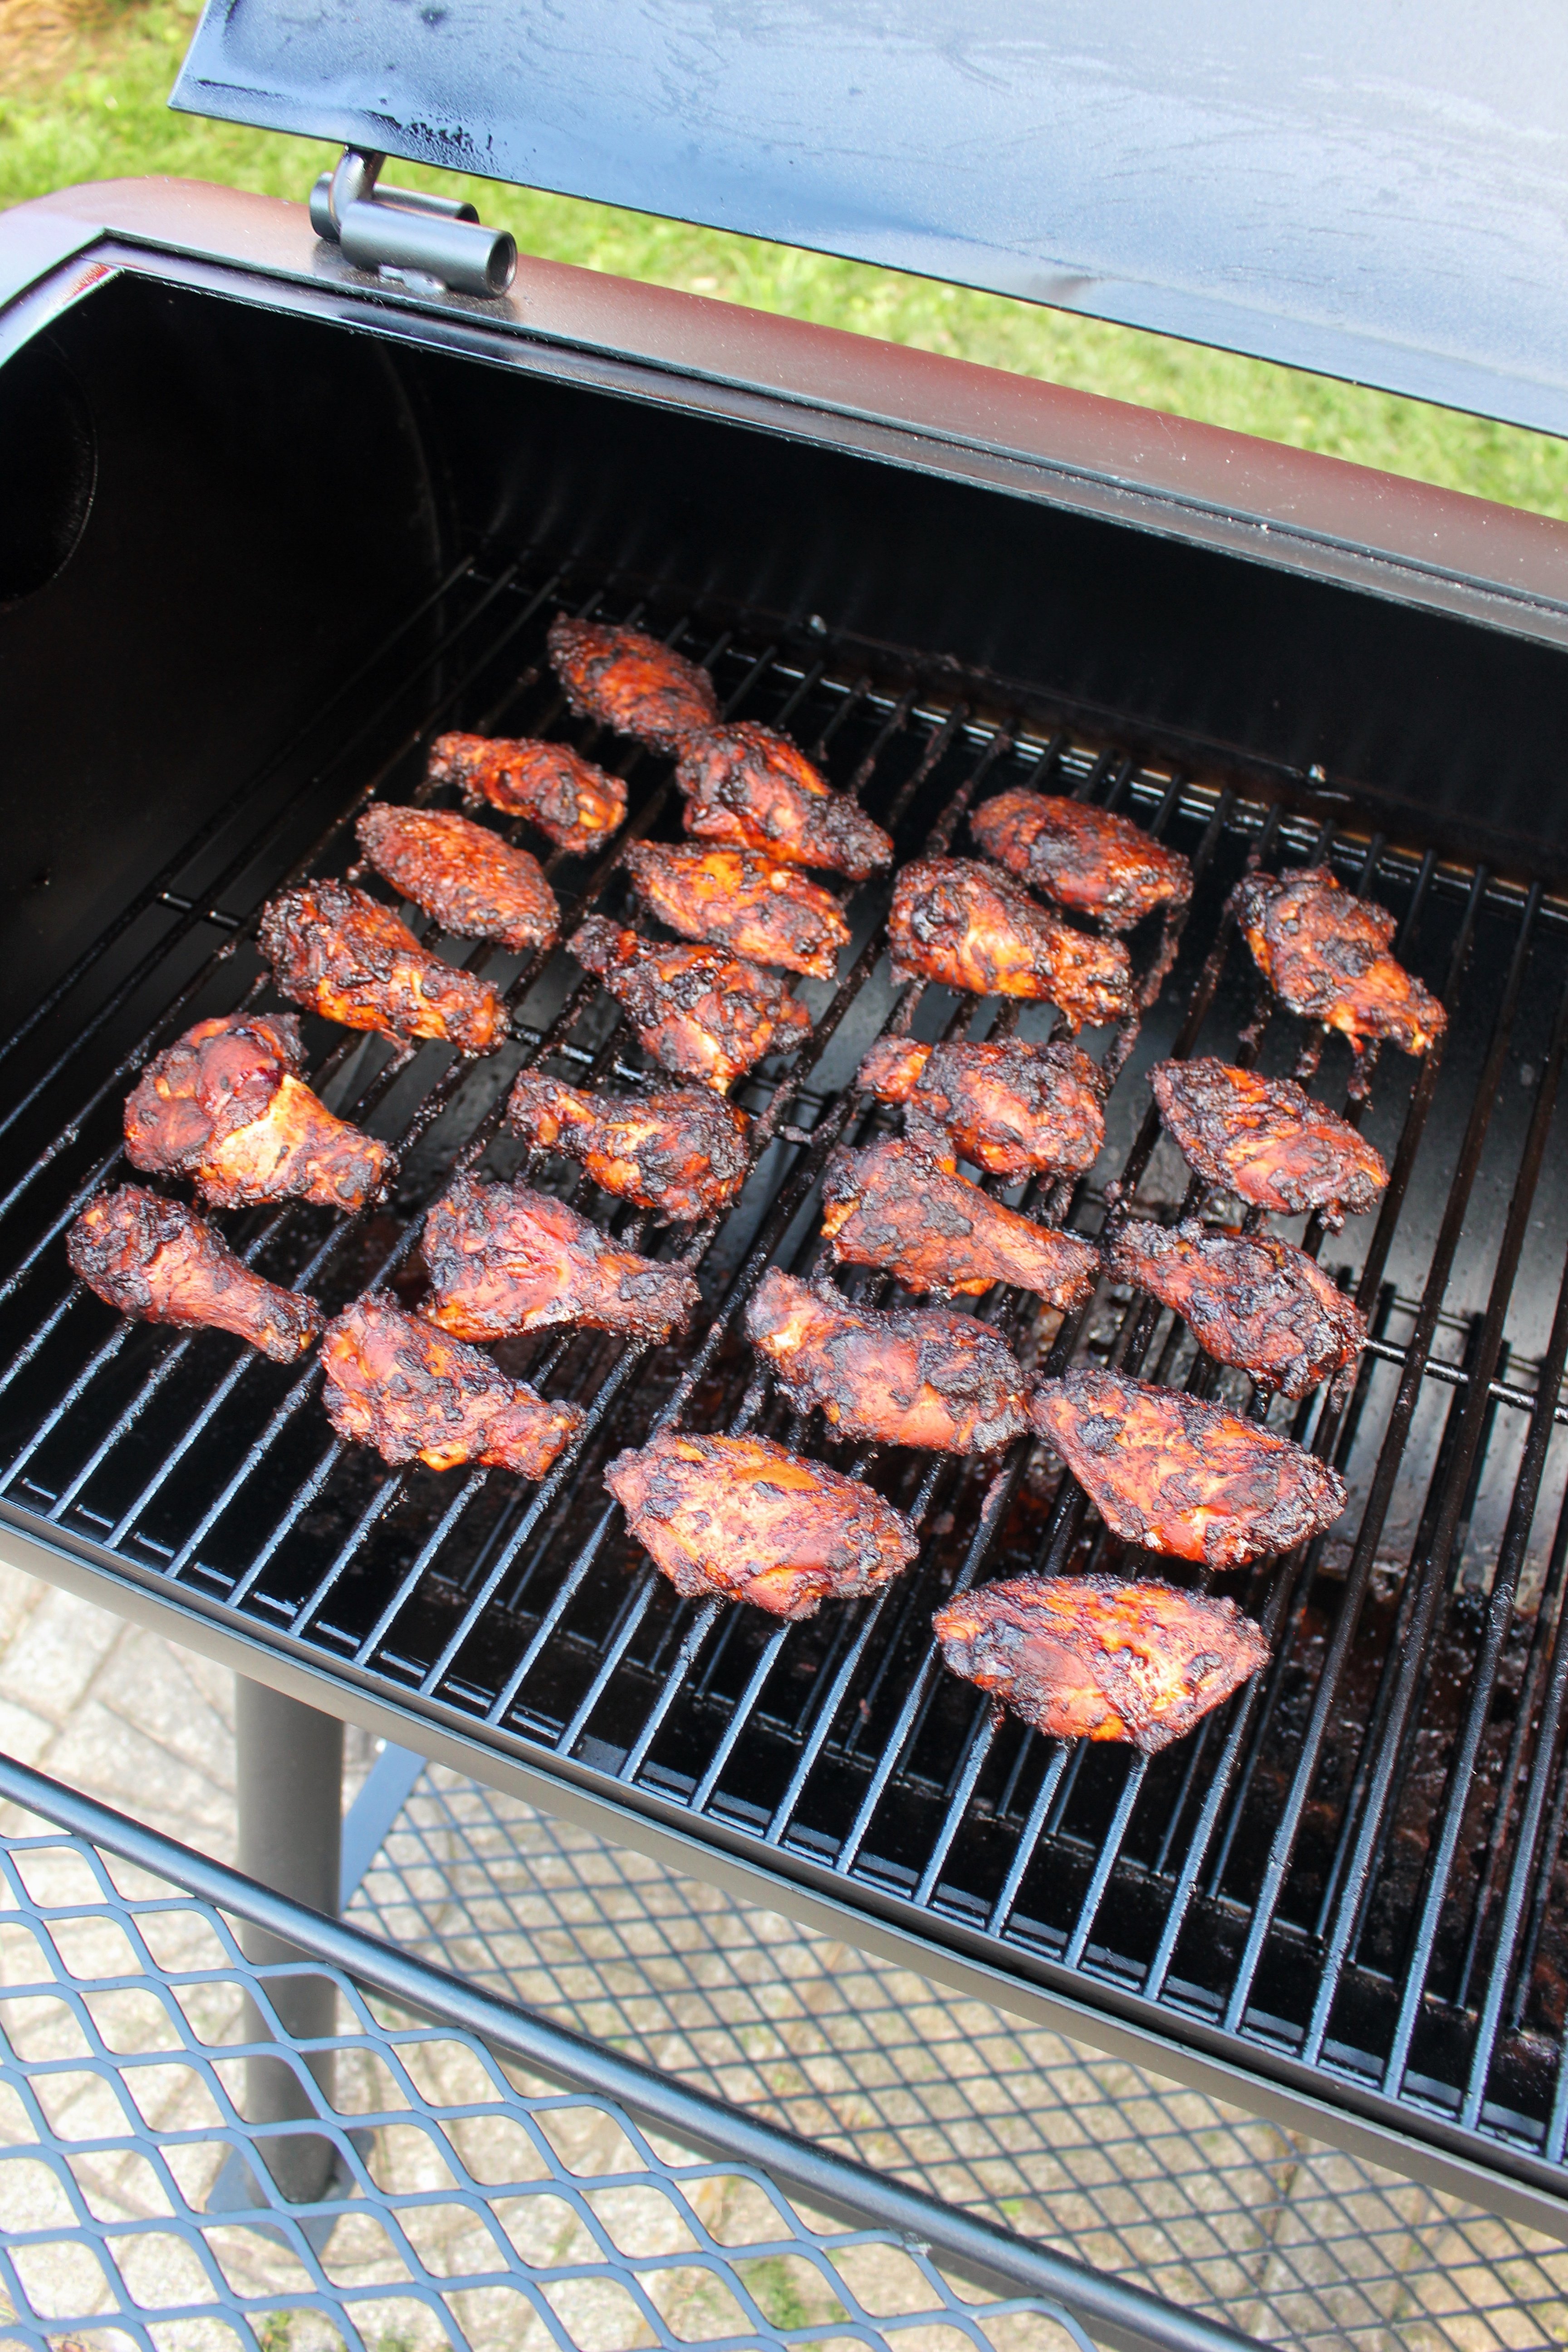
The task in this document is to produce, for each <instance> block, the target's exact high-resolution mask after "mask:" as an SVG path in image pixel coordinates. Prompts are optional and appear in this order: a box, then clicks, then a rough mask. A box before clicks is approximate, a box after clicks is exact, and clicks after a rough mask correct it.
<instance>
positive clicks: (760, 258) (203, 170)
mask: <svg viewBox="0 0 1568 2352" xmlns="http://www.w3.org/2000/svg"><path fill="white" fill-rule="evenodd" d="M195 15H196V9H195V5H193V0H118V5H109V6H108V8H107V9H106V11H105V13H104V14H102V15H101V16H99V17H97V18H96V19H94V20H93V21H92V23H91V25H90V26H89V28H88V29H84V31H83V32H82V33H81V35H80V37H79V39H78V41H77V43H76V47H75V50H74V53H73V55H72V58H71V59H70V62H69V63H68V66H67V68H66V69H65V70H63V71H61V72H59V73H58V74H56V75H55V76H53V77H52V78H51V79H48V80H47V81H46V80H43V79H38V78H37V77H35V78H34V79H32V80H30V81H23V82H21V83H20V84H19V85H18V86H16V88H14V89H12V91H11V92H10V94H9V95H8V96H5V97H4V98H0V205H5V204H15V203H19V202H20V201H21V200H22V199H23V198H24V197H26V196H31V195H37V194H43V193H44V192H46V191H47V190H48V189H50V188H56V187H60V186H63V185H66V184H69V183H71V182H73V181H79V180H98V179H113V178H120V177H123V176H127V175H130V174H135V173H158V172H163V173H175V174H177V175H180V176H184V177H188V178H192V179H205V180H217V181H224V182H226V183H228V184H230V185H232V186H236V187H244V188H255V189H259V190H261V191H263V192H265V193H266V194H272V195H285V196H294V197H300V196H303V195H304V194H305V193H306V191H307V189H308V188H309V186H310V181H311V179H312V178H313V177H314V175H315V173H316V172H317V171H318V170H320V169H321V166H322V165H323V164H324V163H328V162H330V161H331V151H330V150H328V149H327V148H325V147H320V146H315V145H312V144H311V143H310V142H307V141H303V140H298V139H286V138H282V137H279V136H275V135H273V134H270V133H268V132H264V131H247V130H243V129H240V128H238V127H237V126H235V125H232V124H227V123H210V122H204V121H198V120H197V119H196V118H195V117H194V116H190V115H181V114H172V113H170V112H169V111H168V110H167V108H166V106H165V103H164V101H165V99H166V97H167V94H168V91H169V89H170V86H171V85H172V83H173V81H174V72H175V68H176V67H177V66H178V63H179V60H180V58H181V56H182V54H183V52H184V46H185V44H186V42H187V40H188V39H189V37H190V31H191V27H192V25H193V24H194V22H195ZM396 171H397V177H398V178H399V179H402V180H405V181H406V182H409V183H412V184H424V185H426V186H431V187H441V188H443V189H446V190H447V191H452V190H454V189H456V188H457V187H458V185H459V184H460V183H458V181H457V180H456V179H455V177H454V176H453V175H451V174H441V173H430V172H422V171H419V170H417V169H416V168H414V167H411V166H403V165H399V166H397V167H396ZM467 192H468V194H471V195H472V196H473V198H474V201H475V202H476V203H477V205H479V210H480V213H481V215H482V216H483V217H484V218H485V219H486V220H487V221H494V222H496V223H498V224H500V225H502V226H506V227H508V228H510V229H511V230H512V231H513V232H514V233H515V235H516V236H517V239H518V242H519V245H520V246H521V247H522V248H523V250H524V251H526V252H531V253H536V254H541V255H543V256H545V257H549V258H550V259H552V260H558V261H573V262H577V263H580V264H582V265H584V266H585V267H586V268H592V269H607V270H614V271H617V272H619V273H620V274H621V275H622V276H625V277H628V278H646V279H650V280H652V281H654V282H656V283H658V284H661V285H666V286H679V287H683V288H685V289H688V290H689V291H692V292H696V293H701V294H711V295H716V296H719V297H721V298H722V299H725V300H729V301H735V302H745V303H750V304H751V305H752V306H753V307H754V308H755V309H758V310H777V311H783V312H785V313H787V314H789V315H790V316H792V317H795V318H798V319H807V320H814V321H816V323H818V324H822V325H826V326H834V327H847V328H851V329H854V330H855V331H858V332H859V333H862V334H871V335H880V336H883V337H886V338H887V339H888V340H889V341H892V342H900V343H909V344H913V345H915V346H918V347H919V348H920V349H921V350H924V351H933V352H949V353H952V354H954V355H956V356H957V357H959V358H962V359H970V360H980V361H983V362H986V363H987V364H989V365H991V366H993V367H1003V368H1009V369H1012V370H1013V371H1014V372H1015V373H1018V374H1020V375H1028V376H1040V377H1045V378H1047V379H1048V380H1050V381H1051V382H1053V383H1064V384H1071V385H1075V386H1077V387H1079V389H1081V390H1084V391H1088V392H1099V393H1105V394H1110V396H1111V397H1112V398H1114V399H1118V400H1131V401H1137V402H1140V403H1141V404H1143V405H1145V406H1148V407H1152V408H1161V409H1166V410H1170V411H1172V412H1173V413H1174V414H1175V415H1182V416H1194V417H1200V418H1203V419H1205V421H1206V422H1208V423H1210V424H1215V425H1229V426H1231V427H1233V428H1235V429H1236V430H1238V431H1240V432H1244V433H1257V434H1261V435H1264V436H1267V437H1268V438H1269V439H1270V440H1275V441H1285V442H1290V443H1293V444H1295V445H1296V446H1298V447H1300V448H1304V449H1316V450H1321V451H1324V452H1326V453H1328V454H1329V455H1331V456H1333V457H1349V458H1353V459H1355V460H1356V461H1357V462H1359V463H1360V464H1362V465H1367V466H1376V467H1383V468H1384V469H1385V470H1387V471H1388V472H1391V473H1397V474H1408V475H1413V476H1415V477H1416V478H1420V479H1422V480H1425V481H1430V482H1437V483H1441V484H1443V485H1445V486H1446V487H1447V488H1454V489H1461V490H1469V491H1472V492H1474V493H1475V494H1476V495H1477V496H1479V497H1482V498H1489V499H1500V500H1501V501H1502V502H1503V503H1505V504H1507V505H1510V506H1519V507H1527V508H1532V509H1536V510H1537V511H1538V512H1541V513H1542V514H1550V515H1558V516H1564V517H1568V445H1565V444H1564V443H1563V442H1561V441H1556V440H1553V439H1551V438H1549V437H1547V436H1544V435H1540V434H1533V433H1525V432H1521V431H1520V430H1518V429H1516V428H1515V427H1512V426H1509V425H1493V424H1489V423H1487V422H1484V421H1482V420H1480V419H1478V418H1475V417H1466V416H1458V415H1453V414H1451V413H1450V412H1449V411H1447V410H1445V409H1437V408H1430V407H1426V406H1425V405H1424V404H1421V403H1420V402H1417V401H1410V400H1399V399H1395V398H1394V397H1392V396H1391V395H1389V394H1384V393H1374V392H1366V391H1363V390H1361V389H1360V388H1358V387H1356V386H1354V385H1349V384H1340V383H1330V382H1328V381H1326V380H1325V379H1323V378H1321V377H1318V376H1310V375H1304V374H1301V373H1298V372H1297V371H1295V370H1293V369H1289V368H1279V367H1270V366H1268V365H1266V364H1265V363H1264V362H1261V361H1256V360H1243V359H1237V358H1234V357H1232V356H1230V355H1229V354H1228V353H1225V352H1210V351H1205V350H1203V349H1201V348H1200V347H1198V346H1196V345H1194V344H1190V343H1176V342H1172V341H1167V340H1166V339H1164V338H1163V337H1160V336H1154V335H1143V334H1139V333H1136V332H1135V331H1132V330H1131V329H1129V328H1124V327H1110V326H1104V325H1101V324H1099V323H1097V322H1096V321H1094V320H1084V319H1078V318H1074V317H1072V316H1070V315H1069V314H1068V313H1065V312H1062V311H1055V310H1041V309H1038V308H1037V307H1035V306H1034V305H1032V304H1029V303H1024V302H1015V301H1010V300H1007V299H1004V298H1002V297H1000V296H995V295H987V294H974V293H968V292H965V291H963V289H955V288H952V287H946V286H941V285H933V284H931V282H929V281H928V280H926V279H923V278H907V277H902V276H900V274H899V273H897V272H896V271H893V270H887V269H873V268H868V267H867V266H865V265H863V264H861V263H858V262H848V261H835V260H830V259H827V258H826V257H823V256H821V255H817V254H805V253H797V252H795V251H793V250H791V249H790V248H789V247H784V246H777V245H768V244H764V243H763V242H761V241H760V240H758V239H755V238H750V237H741V236H727V235H724V234H722V233H721V232H720V231H717V230H708V229H694V228H688V227H684V226H680V225H679V224H676V223H671V222H668V221H659V220H649V219H646V218H644V217H642V216H641V215H638V214H635V213H626V212H620V211H617V210H616V209H614V208H613V207H611V206H609V205H590V204H584V203H581V202H578V201H575V200H574V199H572V198H570V197H564V196H547V195H541V194H534V193H532V192H531V191H529V190H526V189H519V188H504V187H500V186H498V185H497V184H495V183H493V182H489V181H475V182H471V183H468V184H467Z"/></svg>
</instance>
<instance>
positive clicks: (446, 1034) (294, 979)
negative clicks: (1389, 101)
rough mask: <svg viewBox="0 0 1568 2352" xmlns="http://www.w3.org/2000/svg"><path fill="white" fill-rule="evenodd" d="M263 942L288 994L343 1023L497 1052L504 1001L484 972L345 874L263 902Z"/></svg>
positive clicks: (474, 1051)
mask: <svg viewBox="0 0 1568 2352" xmlns="http://www.w3.org/2000/svg"><path fill="white" fill-rule="evenodd" d="M257 945H258V947H259V949H260V950H261V952H262V954H263V955H264V956H265V957H266V958H267V961H268V963H269V964H270V965H271V966H272V975H273V978H274V979H275V980H276V982H277V983H278V987H279V991H280V992H281V993H282V994H283V995H284V996H289V997H292V999H293V1001H294V1003H296V1004H304V1005H307V1006H309V1008H310V1011H311V1012H312V1013H325V1015H326V1017H327V1019H328V1020H329V1021H341V1022H342V1024H343V1027H344V1028H345V1029H374V1030H377V1031H379V1032H380V1034H382V1035H383V1036H384V1037H402V1038H411V1037H439V1038H444V1039H445V1040H446V1042H447V1044H448V1045H456V1046H457V1047H458V1051H459V1052H460V1053H464V1054H491V1053H493V1052H494V1051H495V1049H496V1047H497V1046H498V1045H500V1043H501V1041H502V1039H503V1038H504V1037H505V1035H506V1034H507V1013H506V1007H505V1005H504V1004H503V1003H501V1000H500V996H499V995H498V994H497V993H496V992H495V990H494V989H493V988H491V987H490V985H489V982H487V981H482V980H475V979H473V978H472V977H471V976H470V975H469V974H468V972H466V971H454V969H453V967H452V966H451V965H450V964H449V963H443V962H442V961H441V960H440V958H439V957H438V956H433V955H427V954H426V951H425V950H424V949H423V948H422V947H421V946H420V944H419V942H418V940H416V938H415V936H414V934H413V932H412V931H411V930H409V929H407V928H406V927H405V925H404V924H402V923H400V922H399V921H398V919H397V917H396V916H395V914H394V913H393V911H392V909H391V908H390V907H384V906H383V905H382V903H381V901H380V899H379V898H371V897H370V896H369V894H368V892H366V891H363V890H360V889H356V888H355V887H354V886H353V884H352V883H348V882H307V883H306V884H304V886H303V887H301V888H300V889H298V890H286V891H285V892H284V893H283V896H282V897H281V898H274V899H273V901H272V903H271V905H270V906H269V907H267V908H264V909H263V911H262V917H261V924H260V928H259V929H258V932H257Z"/></svg>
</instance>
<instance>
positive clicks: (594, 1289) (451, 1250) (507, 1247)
mask: <svg viewBox="0 0 1568 2352" xmlns="http://www.w3.org/2000/svg"><path fill="white" fill-rule="evenodd" d="M424 1251H425V1263H426V1266H427V1267H428V1269H429V1274H430V1281H431V1286H432V1293H431V1296H430V1297H428V1298H427V1299H426V1301H425V1303H424V1305H423V1306H422V1307H420V1309H419V1312H420V1313H421V1315H423V1316H424V1317H425V1318H426V1320H427V1321H428V1322H431V1323H438V1324H439V1325H440V1326H441V1328H442V1329H443V1330H444V1331H452V1332H455V1333H456V1334H457V1336H458V1339H507V1338H509V1337H510V1335H511V1334H513V1333H515V1332H519V1331H539V1330H542V1329H543V1328H545V1326H546V1325H548V1324H552V1323H587V1324H591V1325H592V1326H593V1327H594V1328H595V1329H596V1330H600V1331H627V1332H630V1333H632V1334H633V1335H634V1336H635V1337H636V1338H637V1339H668V1337H669V1335H670V1333H671V1332H672V1331H684V1330H685V1328H686V1327H687V1325H688V1323H689V1321H690V1320H691V1317H692V1313H693V1311H694V1309H695V1307H696V1306H697V1299H698V1291H697V1285H696V1284H695V1282H693V1280H692V1279H691V1276H689V1274H681V1273H679V1271H678V1270H677V1268H676V1267H674V1266H672V1265H656V1264H655V1263H654V1261H653V1260H652V1259H651V1258H646V1257H639V1256H638V1255H637V1252H636V1251H635V1250H627V1249H620V1248H617V1246H616V1244H615V1243H614V1242H613V1241H611V1240H609V1238H608V1237H607V1236H606V1235H605V1234H602V1233H601V1232H600V1231H599V1228H598V1226H597V1225H595V1224H590V1223H589V1222H588V1220H587V1218H586V1217H580V1216H579V1215H578V1214H577V1212H576V1210H575V1209H569V1208H568V1207H567V1205H566V1203H565V1202H564V1201H555V1200H552V1199H551V1197H550V1195H549V1194H548V1193H546V1192H534V1191H533V1190H532V1189H531V1186H529V1185H527V1184H477V1183H475V1181H474V1180H473V1178H472V1177H471V1176H459V1177H458V1180H457V1181H456V1182H455V1183H454V1184H453V1186H452V1188H451V1190H450V1192H447V1194H446V1195H445V1196H444V1198H442V1199H441V1200H439V1201H437V1203H436V1205H435V1207H434V1208H433V1209H432V1210H431V1212H430V1213H429V1215H428V1216H427V1217H426V1220H425V1236H424Z"/></svg>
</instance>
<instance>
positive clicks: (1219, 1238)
mask: <svg viewBox="0 0 1568 2352" xmlns="http://www.w3.org/2000/svg"><path fill="white" fill-rule="evenodd" d="M1105 1268H1106V1272H1107V1273H1108V1274H1109V1275H1110V1276H1111V1277H1112V1279H1113V1280H1114V1281H1117V1282H1130V1283H1131V1284H1132V1285H1133V1286H1134V1288H1136V1289H1138V1290H1146V1291H1147V1292H1148V1293H1149V1295H1150V1297H1152V1298H1158V1299H1159V1300H1161V1301H1162V1303H1163V1305H1164V1306H1166V1307H1174V1309H1175V1311H1176V1313H1177V1314H1178V1315H1180V1316H1181V1317H1182V1318H1183V1319H1184V1321H1185V1322H1186V1323H1187V1324H1188V1325H1189V1326H1190V1327H1191V1329H1192V1333H1193V1337H1194V1339H1196V1341H1197V1343H1198V1345H1199V1347H1200V1348H1202V1349H1205V1351H1206V1352H1207V1353H1208V1354H1209V1355H1211V1356H1212V1357H1213V1358H1214V1360H1215V1362H1216V1363H1220V1364H1239V1365H1240V1366H1241V1368H1242V1369H1243V1370H1245V1371H1248V1372H1251V1373H1252V1374H1253V1376H1254V1377H1255V1379H1257V1380H1258V1381H1259V1383H1260V1384H1261V1385H1262V1386H1263V1387H1264V1388H1268V1389H1277V1390H1279V1391H1280V1393H1281V1394H1282V1395H1284V1396H1288V1397H1303V1396H1306V1395H1307V1394H1308V1393H1309V1391H1310V1390H1312V1389H1315V1388H1316V1387H1317V1386H1318V1385H1319V1383H1320V1381H1327V1380H1337V1379H1338V1378H1339V1377H1340V1376H1341V1375H1342V1374H1343V1373H1346V1372H1348V1371H1349V1370H1350V1368H1351V1366H1352V1364H1353V1363H1354V1362H1355V1360H1356V1358H1357V1357H1358V1356H1359V1355H1360V1353H1361V1351H1362V1349H1363V1347H1364V1346H1365V1345H1366V1322H1365V1318H1363V1315H1362V1314H1361V1312H1360V1309H1359V1308H1358V1307H1356V1306H1355V1304H1354V1303H1353V1301H1352V1300H1351V1299H1349V1298H1347V1297H1345V1295H1344V1292H1343V1291H1342V1290H1341V1289H1340V1288H1339V1286H1338V1285H1337V1284H1335V1283H1332V1282H1331V1281H1330V1280H1329V1277H1328V1276H1327V1275H1326V1274H1325V1273H1324V1272H1323V1270H1322V1268H1321V1265H1319V1264H1318V1262H1317V1260H1316V1259H1315V1258H1310V1257H1309V1256H1308V1255H1307V1254H1306V1252H1305V1250H1299V1249H1297V1248H1295V1247H1294V1246H1293V1244H1291V1243H1289V1242H1278V1241H1271V1240H1268V1239H1265V1238H1264V1237H1262V1236H1251V1237H1248V1236H1247V1235H1243V1234H1215V1233H1211V1232H1210V1231H1209V1230H1208V1228H1207V1227H1206V1226H1205V1225H1200V1224H1196V1223H1193V1224H1184V1225H1176V1226H1170V1225H1154V1224H1146V1223H1142V1222H1140V1223H1135V1224H1128V1225H1123V1226H1122V1227H1121V1230H1120V1231H1119V1232H1118V1233H1116V1234H1113V1236H1112V1237H1111V1239H1110V1243H1109V1244H1108V1246H1107V1248H1106V1254H1105Z"/></svg>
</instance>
